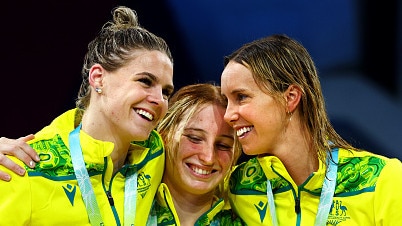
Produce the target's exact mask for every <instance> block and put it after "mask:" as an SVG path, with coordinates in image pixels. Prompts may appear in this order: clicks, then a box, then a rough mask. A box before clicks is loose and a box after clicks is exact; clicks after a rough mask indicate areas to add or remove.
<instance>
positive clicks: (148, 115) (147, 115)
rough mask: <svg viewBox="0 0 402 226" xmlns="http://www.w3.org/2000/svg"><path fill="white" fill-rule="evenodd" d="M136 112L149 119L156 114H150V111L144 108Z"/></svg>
mask: <svg viewBox="0 0 402 226" xmlns="http://www.w3.org/2000/svg"><path fill="white" fill-rule="evenodd" d="M135 112H137V113H138V114H140V115H142V116H144V117H145V118H147V119H149V120H153V119H154V116H153V115H152V114H150V113H149V112H146V111H144V110H141V109H139V110H136V111H135Z"/></svg>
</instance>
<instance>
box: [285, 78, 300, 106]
mask: <svg viewBox="0 0 402 226" xmlns="http://www.w3.org/2000/svg"><path fill="white" fill-rule="evenodd" d="M302 95H303V91H302V89H301V88H300V87H299V86H297V85H294V84H292V85H290V86H289V87H288V88H287V90H286V91H285V100H286V107H287V109H286V110H287V112H289V113H293V111H294V110H295V109H296V108H297V105H299V103H300V98H301V96H302Z"/></svg>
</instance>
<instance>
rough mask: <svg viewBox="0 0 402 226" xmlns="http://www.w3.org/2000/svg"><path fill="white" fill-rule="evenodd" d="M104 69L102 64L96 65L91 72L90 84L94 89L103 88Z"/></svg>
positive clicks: (89, 76)
mask: <svg viewBox="0 0 402 226" xmlns="http://www.w3.org/2000/svg"><path fill="white" fill-rule="evenodd" d="M102 72H103V67H102V66H101V65H100V64H95V65H93V66H92V67H91V69H90V70H89V75H88V82H89V84H90V85H91V86H92V87H102V80H103V76H102V75H103V73H102Z"/></svg>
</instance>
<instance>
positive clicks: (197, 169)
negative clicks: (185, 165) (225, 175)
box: [192, 167, 211, 175]
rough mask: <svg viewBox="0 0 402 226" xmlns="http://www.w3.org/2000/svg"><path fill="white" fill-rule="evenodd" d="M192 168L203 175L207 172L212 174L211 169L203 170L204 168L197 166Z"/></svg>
mask: <svg viewBox="0 0 402 226" xmlns="http://www.w3.org/2000/svg"><path fill="white" fill-rule="evenodd" d="M192 170H193V171H194V172H196V173H198V174H202V175H207V174H211V171H209V170H203V169H199V168H195V167H193V168H192Z"/></svg>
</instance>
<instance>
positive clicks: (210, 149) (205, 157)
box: [199, 144, 215, 165]
mask: <svg viewBox="0 0 402 226" xmlns="http://www.w3.org/2000/svg"><path fill="white" fill-rule="evenodd" d="M199 158H200V160H201V161H202V163H203V164H205V165H213V164H214V160H215V146H214V144H208V145H205V146H204V148H203V151H202V153H201V154H200V155H199Z"/></svg>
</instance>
